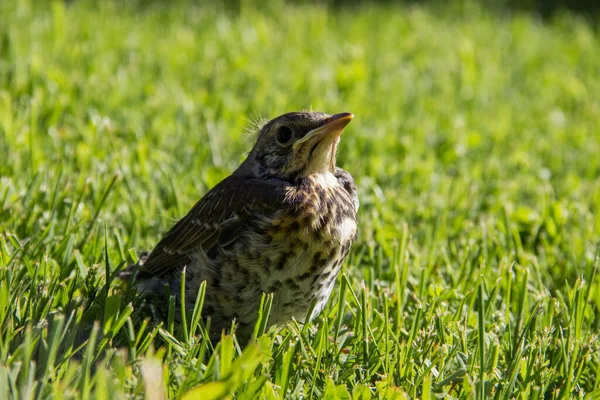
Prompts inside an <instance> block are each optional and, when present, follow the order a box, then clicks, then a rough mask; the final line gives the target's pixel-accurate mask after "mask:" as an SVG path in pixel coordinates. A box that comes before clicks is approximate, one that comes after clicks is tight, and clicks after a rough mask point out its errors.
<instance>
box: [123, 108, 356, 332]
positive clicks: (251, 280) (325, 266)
mask: <svg viewBox="0 0 600 400" xmlns="http://www.w3.org/2000/svg"><path fill="white" fill-rule="evenodd" d="M353 117H354V116H353V115H352V114H350V113H340V114H335V115H329V114H325V113H321V112H293V113H288V114H284V115H282V116H280V117H278V118H275V119H273V120H271V121H270V122H268V123H267V124H265V125H264V126H263V127H262V128H261V129H260V131H259V133H258V137H257V140H256V143H255V144H254V147H253V148H252V150H251V151H250V153H249V154H248V156H247V158H246V160H245V161H244V162H243V163H242V164H241V165H240V166H239V167H238V169H237V170H235V171H234V172H233V173H232V174H231V175H230V176H228V177H227V178H225V179H224V180H222V181H221V182H220V183H219V184H217V185H216V186H215V187H214V188H213V189H212V190H210V191H209V192H208V193H207V194H206V195H205V196H204V197H203V198H202V199H201V200H200V201H199V202H198V203H196V205H195V206H194V207H193V208H192V209H191V210H190V212H189V213H188V214H187V215H186V216H185V217H183V218H182V219H181V220H180V221H179V222H177V223H176V224H175V226H173V228H171V230H170V231H169V232H168V233H167V234H166V235H165V236H164V237H163V239H162V240H161V241H160V242H159V243H158V244H157V245H156V247H155V248H154V249H153V250H152V252H151V253H150V254H149V255H148V256H147V258H145V260H143V263H142V262H141V263H140V265H139V266H138V270H137V271H136V273H135V277H134V280H135V282H136V285H137V290H138V291H139V292H140V293H141V294H142V295H143V296H148V297H150V301H151V303H153V304H157V305H158V307H159V308H160V306H161V305H162V308H163V309H164V305H165V304H167V297H166V296H168V295H169V294H173V295H176V296H178V295H179V293H180V278H181V271H182V269H183V268H184V267H186V282H185V283H186V287H185V289H186V292H185V293H186V294H185V302H186V309H188V310H191V309H192V308H193V307H194V302H195V299H196V294H197V292H198V289H199V286H200V283H201V282H202V281H206V295H205V301H204V308H203V310H202V315H203V316H205V317H207V316H210V317H211V335H213V337H212V338H213V339H216V338H218V337H219V335H220V333H221V331H222V330H223V329H227V328H228V327H230V326H231V323H232V320H235V321H236V324H237V331H236V332H237V334H238V335H239V336H241V337H249V335H250V334H251V333H252V330H253V328H254V323H255V321H256V318H257V311H258V307H259V304H260V299H261V295H262V293H263V292H264V293H273V304H272V307H271V313H270V317H269V321H268V323H269V325H273V324H284V323H286V322H288V321H290V320H291V319H292V318H296V319H298V320H301V321H303V320H304V319H305V318H306V317H307V313H308V311H309V308H310V306H311V303H312V302H313V301H315V302H316V303H315V304H316V306H315V308H314V309H313V312H312V315H310V316H309V317H310V318H314V317H315V316H316V315H317V314H318V313H319V312H320V311H321V310H322V309H323V307H324V306H325V304H326V303H327V300H328V298H329V296H330V294H331V291H332V289H333V286H334V282H335V279H336V277H337V275H338V274H339V272H340V269H341V265H342V262H343V261H344V258H345V257H346V256H347V254H348V251H349V250H350V246H351V245H352V242H353V241H354V240H355V239H356V235H357V226H356V213H357V210H358V198H357V194H356V187H355V184H354V180H353V178H352V176H351V175H350V174H349V173H348V172H346V171H344V170H343V169H341V168H338V167H336V165H335V159H336V152H337V147H338V143H339V140H340V135H341V133H342V130H343V129H344V128H345V126H346V125H347V124H348V123H349V122H350V121H351V120H352V118H353ZM175 304H177V307H178V306H179V304H181V303H180V299H179V298H177V299H176V303H175ZM175 315H179V311H177V312H176V314H175Z"/></svg>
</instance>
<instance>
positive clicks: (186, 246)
mask: <svg viewBox="0 0 600 400" xmlns="http://www.w3.org/2000/svg"><path fill="white" fill-rule="evenodd" d="M287 188H288V184H287V183H285V182H282V181H277V180H264V179H255V178H246V177H240V176H235V175H232V176H230V177H228V178H226V179H224V180H223V181H221V183H219V184H218V185H217V186H215V187H214V188H213V189H212V190H211V191H209V192H208V193H207V194H206V195H205V196H204V197H203V198H202V199H201V200H200V201H199V202H198V203H196V205H195V206H194V207H193V208H192V209H191V210H190V212H189V213H188V214H187V215H186V216H185V217H183V218H182V219H181V220H179V222H177V223H176V224H175V225H174V226H173V227H172V228H171V230H170V231H169V232H167V234H166V235H165V236H164V237H163V239H162V240H161V241H160V242H159V243H158V244H157V245H156V247H155V248H154V250H152V253H150V255H149V256H148V259H147V260H146V262H145V263H144V265H143V266H142V267H141V271H142V272H143V273H144V275H151V276H161V275H164V274H166V273H168V272H170V271H173V270H175V269H177V268H181V267H183V266H184V265H186V264H187V263H189V262H190V260H191V257H192V254H193V252H194V251H196V250H198V249H199V248H204V249H209V248H211V247H213V246H214V245H215V244H219V245H222V246H225V245H228V244H231V243H232V242H234V241H235V239H236V238H237V237H238V236H239V235H240V234H241V232H242V231H243V228H244V226H245V223H246V222H247V221H248V219H250V218H251V217H252V216H255V215H258V214H270V213H273V212H275V211H277V210H278V209H280V208H281V207H282V206H283V204H284V202H285V199H286V192H287ZM250 199H252V200H250Z"/></svg>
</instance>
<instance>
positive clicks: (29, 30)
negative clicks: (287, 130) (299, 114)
mask: <svg viewBox="0 0 600 400" xmlns="http://www.w3.org/2000/svg"><path fill="white" fill-rule="evenodd" d="M259 3H260V2H259ZM589 21H590V20H589V19H587V18H586V17H585V16H583V15H581V14H570V13H567V12H561V11H558V12H557V13H555V14H553V15H551V16H548V17H545V18H541V17H538V16H536V15H535V13H532V12H525V11H518V10H514V9H513V10H512V11H511V10H508V9H504V10H500V9H497V8H488V7H483V6H480V5H478V3H475V2H469V1H459V2H436V1H430V2H424V3H417V4H404V5H395V4H389V3H386V2H381V3H377V4H372V3H369V4H366V5H356V4H354V5H348V6H342V5H339V6H330V7H326V6H324V5H318V4H316V3H314V2H308V4H300V3H296V4H286V3H284V2H282V1H274V2H268V3H266V4H263V6H262V7H258V6H253V5H252V4H250V3H249V2H243V3H242V4H241V5H240V4H238V5H237V6H219V7H214V6H207V5H199V4H195V3H187V2H171V3H167V2H160V1H129V2H116V1H115V2H109V1H103V2H98V3H97V4H96V3H94V2H91V1H73V2H67V3H66V4H65V3H62V2H43V1H17V0H15V1H10V0H9V1H2V2H0V160H1V161H0V398H2V399H9V398H23V399H42V398H64V399H79V398H81V399H86V398H98V399H119V398H123V399H124V398H144V397H145V398H147V399H161V398H166V397H173V398H185V399H192V398H203V399H219V398H225V397H227V396H230V397H231V396H233V397H234V398H237V399H252V398H256V397H260V398H267V399H269V398H270V399H274V398H284V397H285V398H327V399H334V398H339V399H343V398H349V397H352V398H356V399H367V398H370V397H376V398H397V399H405V398H422V399H432V398H439V397H446V398H462V399H468V398H480V399H482V398H497V399H504V398H519V399H537V398H544V399H554V398H580V399H583V398H585V399H593V398H598V397H599V396H600V341H599V334H600V274H598V248H599V247H598V246H599V245H600V212H599V211H600V210H599V207H600V156H599V153H600V32H599V30H598V27H597V25H594V24H593V23H591V22H589ZM307 108H311V109H314V110H321V111H325V112H329V113H336V112H342V111H350V112H353V113H354V114H355V115H356V118H355V119H354V121H353V122H352V123H351V124H350V125H349V126H348V128H347V129H346V131H345V133H344V135H343V136H342V142H341V144H340V150H339V155H338V165H339V166H341V167H343V168H345V169H347V170H348V171H350V172H351V173H352V174H353V176H354V177H355V179H356V182H357V186H358V191H359V198H360V201H361V208H360V211H359V231H360V232H359V238H358V240H357V242H356V243H355V244H354V246H353V248H352V251H351V253H350V256H349V257H348V259H347V260H346V262H345V264H344V267H343V272H342V275H340V277H339V278H338V280H337V284H336V288H335V289H334V295H332V298H331V299H330V302H329V305H328V307H327V308H326V310H325V311H324V312H323V313H321V314H320V316H319V317H318V318H317V319H315V320H313V321H312V322H308V323H305V322H306V321H295V322H292V323H290V324H288V325H287V326H285V327H280V328H273V329H270V330H267V331H266V332H264V334H262V335H260V336H259V337H258V339H257V340H255V341H253V342H252V343H251V344H250V345H248V346H246V347H240V346H239V345H237V341H236V340H235V339H234V337H232V336H228V335H225V336H223V338H222V340H221V341H220V343H219V344H217V345H216V347H213V345H212V344H211V342H210V341H209V340H207V339H206V337H205V335H203V329H202V326H200V327H198V326H197V324H194V319H193V318H188V320H187V328H188V329H182V328H181V327H179V328H177V327H174V326H173V324H172V322H171V321H172V320H171V319H170V320H168V321H166V322H165V323H164V324H160V325H158V324H157V323H156V322H155V321H152V320H151V319H148V318H147V315H146V314H143V313H142V312H141V311H140V309H141V307H140V306H141V304H140V300H139V299H137V298H136V297H135V296H134V294H133V292H132V291H131V290H130V288H129V287H128V286H127V285H125V284H123V283H122V282H120V281H119V280H117V279H115V274H116V272H117V271H119V270H120V269H122V268H123V267H124V266H126V265H127V264H128V263H130V262H131V261H132V260H133V259H134V258H135V257H136V256H135V254H136V252H137V251H140V250H147V249H150V248H151V247H152V246H153V245H154V244H155V243H156V242H157V241H158V240H159V239H160V237H161V235H162V234H163V233H164V232H165V231H166V230H167V229H168V228H169V227H170V226H171V225H172V224H173V222H174V221H175V220H176V219H178V218H180V217H182V216H183V215H184V214H185V213H186V212H187V210H188V209H189V208H190V207H191V206H192V205H193V204H194V203H195V202H196V201H197V200H198V199H199V198H200V197H201V196H202V195H203V194H204V193H205V192H206V191H207V190H209V189H210V188H211V187H212V186H214V185H215V184H216V183H217V182H218V181H220V180H221V179H222V178H224V177H225V176H227V175H228V174H229V173H230V172H231V171H232V170H233V169H235V168H236V166H237V165H238V164H239V163H240V162H241V160H243V158H244V156H245V154H246V152H247V151H248V150H249V149H250V147H251V146H252V144H253V142H252V140H253V136H252V130H253V126H254V124H255V123H256V121H257V120H258V119H259V118H273V117H276V116H278V115H280V114H282V113H284V112H288V111H294V110H299V109H307ZM199 300H201V299H199ZM267 300H268V299H267ZM188 311H190V315H191V312H192V310H188ZM195 311H196V313H195V315H194V316H195V317H196V318H197V317H198V316H199V314H198V312H197V311H198V309H196V310H195ZM258 312H261V314H262V318H266V317H267V316H268V301H266V302H265V307H263V308H262V309H261V310H257V313H258ZM170 317H171V318H172V317H173V315H171V316H170ZM257 330H258V333H259V334H261V333H263V332H262V331H263V329H261V327H260V326H259V327H258V329H257Z"/></svg>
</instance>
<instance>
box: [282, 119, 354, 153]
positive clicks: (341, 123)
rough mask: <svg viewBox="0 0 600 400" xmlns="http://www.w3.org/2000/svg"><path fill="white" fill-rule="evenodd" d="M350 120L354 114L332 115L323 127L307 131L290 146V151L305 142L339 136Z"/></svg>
mask: <svg viewBox="0 0 600 400" xmlns="http://www.w3.org/2000/svg"><path fill="white" fill-rule="evenodd" d="M352 118H354V114H352V113H348V112H345V113H339V114H334V115H332V116H331V117H330V118H328V119H327V120H326V121H325V123H324V124H323V125H321V126H320V127H318V128H315V129H313V130H311V131H309V132H308V133H307V134H306V135H305V136H304V137H303V138H301V139H298V140H296V142H295V143H294V144H293V145H292V149H294V150H297V149H298V148H299V147H300V146H302V144H303V143H306V142H320V141H321V140H322V139H323V138H325V137H327V136H330V135H338V136H339V135H340V134H341V133H342V131H343V130H344V128H345V127H346V125H348V124H349V123H350V121H352Z"/></svg>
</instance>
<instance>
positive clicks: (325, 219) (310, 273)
mask: <svg viewBox="0 0 600 400" xmlns="http://www.w3.org/2000/svg"><path fill="white" fill-rule="evenodd" d="M286 203H287V204H286V205H285V207H283V208H282V210H280V211H278V212H276V213H275V214H274V215H271V216H264V217H262V218H260V219H258V220H256V221H255V222H254V229H249V230H248V231H247V232H246V233H245V234H244V238H243V239H242V240H239V241H238V242H236V243H235V244H234V245H233V246H232V248H230V249H227V251H224V252H223V253H222V257H221V260H220V261H221V262H220V263H219V264H220V265H219V266H215V267H216V269H217V270H219V272H220V273H217V274H211V275H213V276H214V277H215V278H214V279H216V280H218V282H215V281H214V280H213V282H208V283H209V288H208V289H207V299H206V300H207V306H208V308H209V310H208V311H209V312H210V311H211V310H210V309H211V308H212V309H213V310H214V311H218V312H217V313H215V314H219V315H223V316H224V320H223V321H222V323H223V324H225V323H226V320H227V318H229V319H231V318H236V320H237V321H238V323H239V324H240V326H244V325H248V326H250V325H252V324H253V322H254V320H255V318H256V313H257V307H258V304H259V302H260V297H261V293H262V292H265V293H273V295H274V297H273V305H272V308H271V314H270V319H269V323H270V324H280V323H285V322H287V321H289V320H290V319H291V318H292V317H294V318H296V319H300V320H303V319H304V318H305V317H306V313H307V312H308V310H309V308H310V306H311V303H312V302H313V301H316V306H315V309H314V312H313V315H311V317H314V316H315V315H316V314H318V313H319V312H320V311H321V310H322V309H323V307H324V306H325V304H326V303H327V300H328V298H329V296H330V294H331V291H332V289H333V286H334V283H335V279H336V277H337V275H338V274H339V272H340V269H341V265H342V262H343V260H344V258H345V257H346V255H347V254H348V251H349V249H350V246H351V244H352V242H353V241H354V239H355V238H356V232H357V229H356V207H355V204H354V201H353V199H352V197H351V195H350V194H349V193H348V192H347V191H346V190H345V189H344V187H342V186H341V185H340V184H339V182H338V181H337V179H336V178H335V177H333V175H331V176H328V177H319V178H317V179H307V180H306V181H305V182H303V183H302V184H300V185H298V186H295V187H293V189H290V191H289V193H288V196H287V200H286ZM211 287H212V290H211ZM214 322H215V323H217V324H218V323H219V322H220V321H214Z"/></svg>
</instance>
